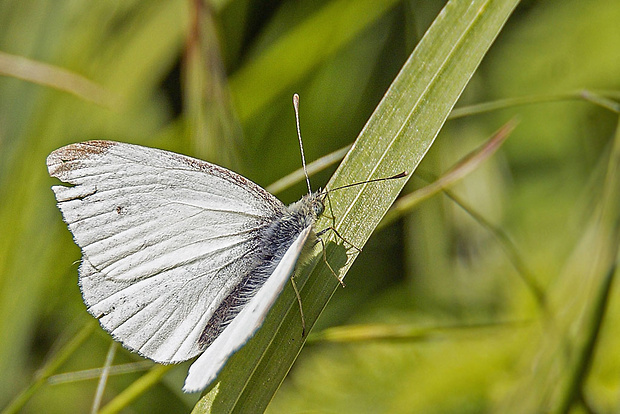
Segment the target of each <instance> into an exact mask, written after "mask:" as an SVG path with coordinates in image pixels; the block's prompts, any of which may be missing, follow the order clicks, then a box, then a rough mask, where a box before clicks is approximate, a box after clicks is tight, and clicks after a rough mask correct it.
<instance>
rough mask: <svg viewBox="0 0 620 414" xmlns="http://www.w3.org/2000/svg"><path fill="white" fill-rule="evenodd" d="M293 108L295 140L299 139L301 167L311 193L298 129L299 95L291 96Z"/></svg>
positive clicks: (299, 129)
mask: <svg viewBox="0 0 620 414" xmlns="http://www.w3.org/2000/svg"><path fill="white" fill-rule="evenodd" d="M293 108H295V122H296V124H297V138H299V149H301V165H302V166H303V167H304V175H305V176H306V184H308V193H311V192H312V187H310V177H308V170H306V156H305V155H304V144H303V143H302V142H301V128H300V127H299V95H297V94H294V95H293Z"/></svg>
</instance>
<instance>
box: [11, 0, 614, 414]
mask: <svg viewBox="0 0 620 414" xmlns="http://www.w3.org/2000/svg"><path fill="white" fill-rule="evenodd" d="M443 4H444V2H442V1H428V0H425V1H413V0H412V1H401V2H396V1H387V0H386V1H382V2H377V1H357V2H355V1H344V0H341V1H320V2H296V1H282V2H267V1H253V2H250V1H241V0H239V1H233V0H231V1H224V0H220V1H215V0H214V1H212V2H211V3H209V4H208V5H204V4H201V3H200V2H199V1H195V2H188V1H186V0H165V1H164V0H151V1H139V0H133V1H123V2H110V1H107V2H90V1H81V0H73V1H44V0H29V1H18V0H4V1H2V2H0V52H2V55H0V71H1V73H3V74H5V75H6V76H5V77H2V78H0V149H1V151H0V200H1V201H0V332H2V341H0V407H3V406H5V405H6V404H8V403H9V401H10V400H11V399H13V398H14V397H15V395H17V394H18V393H19V391H20V390H22V389H24V388H25V387H26V386H27V385H28V384H31V383H32V381H33V376H34V375H35V371H36V370H37V369H38V368H40V367H42V366H43V365H44V363H45V362H46V361H47V360H48V359H49V358H50V355H51V354H52V353H53V352H54V351H55V350H57V349H58V348H59V347H61V346H62V345H63V344H65V343H67V341H69V340H70V339H71V338H74V337H75V335H76V332H79V331H80V330H83V329H84V328H83V327H84V326H88V324H92V318H91V317H90V316H89V315H88V314H87V313H86V312H85V310H84V305H83V303H82V301H81V298H80V294H79V289H78V288H77V286H76V273H77V265H76V264H75V263H76V261H77V260H78V259H79V249H78V248H77V247H76V246H75V245H74V244H73V242H72V240H71V236H70V234H69V232H68V231H67V230H66V227H65V226H64V224H63V223H62V222H61V220H60V213H59V212H58V210H57V209H56V208H55V206H54V199H53V195H52V193H51V191H50V190H49V187H50V186H51V185H52V184H54V180H52V179H51V178H49V177H48V176H47V171H46V168H45V157H46V156H47V154H48V153H49V152H50V151H52V150H53V149H55V148H57V147H59V146H62V145H64V144H67V143H70V142H75V141H82V140H86V139H114V140H121V141H126V142H133V143H138V144H143V145H149V146H156V147H159V148H166V149H171V150H175V151H179V152H183V153H186V154H191V155H194V156H197V157H200V158H203V159H209V160H211V161H214V162H218V163H220V164H223V165H226V166H228V167H231V168H234V169H235V170H236V171H239V172H240V173H242V174H244V175H246V176H248V177H250V178H251V179H253V180H254V181H256V182H257V183H259V184H261V185H263V186H265V185H267V184H269V183H271V182H273V181H275V180H276V179H278V178H280V177H282V176H283V175H285V174H287V173H289V172H291V171H292V170H294V169H296V168H298V167H299V155H298V148H297V143H296V139H295V136H294V118H293V115H292V110H291V104H290V96H291V95H292V93H293V92H298V93H299V94H300V95H301V97H302V104H301V105H302V113H301V117H302V130H303V135H304V143H305V147H306V157H307V159H308V160H313V159H316V158H318V157H320V156H322V155H325V154H327V153H329V152H331V151H334V150H336V149H338V148H341V147H342V146H345V145H347V144H349V143H351V142H352V141H353V140H354V139H355V137H356V136H357V135H358V133H359V131H360V130H361V128H362V127H363V125H364V123H365V122H366V120H367V119H368V117H369V115H370V114H371V113H372V112H373V110H374V109H375V107H376V105H377V104H378V102H379V100H380V99H381V97H382V96H383V94H384V93H385V90H386V88H387V87H388V86H389V85H390V83H391V82H392V80H393V79H394V77H395V75H396V73H397V72H398V70H399V69H400V68H401V66H402V65H403V63H404V61H405V59H406V58H407V57H408V56H409V54H410V53H411V51H412V50H413V48H414V47H415V44H416V43H417V41H418V39H419V38H420V37H421V36H422V34H423V33H424V31H425V30H426V28H427V27H428V26H429V25H430V24H431V22H432V21H433V19H435V17H436V15H437V13H438V12H439V11H440V10H441V8H442V7H443ZM618 21H620V4H617V3H614V2H608V1H605V0H592V1H589V2H582V1H578V0H568V1H548V2H527V1H526V2H522V4H521V5H520V7H519V8H517V9H516V11H515V12H514V14H513V15H512V17H511V19H510V20H509V21H508V24H507V26H506V27H505V28H504V31H503V32H502V33H501V34H500V37H499V38H498V39H497V41H496V43H495V44H494V45H493V47H492V48H491V50H490V52H489V54H488V55H487V56H486V58H485V59H484V61H483V63H482V66H481V68H480V69H479V71H478V72H477V73H476V75H475V76H474V78H473V79H472V81H471V82H470V84H469V86H468V88H467V89H466V91H465V93H464V95H463V97H462V99H461V102H460V103H459V105H458V106H461V107H464V106H466V105H468V104H473V103H481V102H487V101H492V100H496V99H504V98H513V97H525V98H526V99H525V103H526V105H520V106H516V105H507V108H504V109H502V110H495V111H489V112H485V113H483V114H474V112H473V111H471V110H470V111H466V112H465V115H466V116H464V117H460V118H458V119H454V120H451V121H449V122H448V123H447V124H446V126H445V128H444V129H443V131H442V133H441V134H440V136H439V137H438V139H437V141H436V143H435V145H434V146H433V147H432V149H431V151H430V152H429V153H428V154H427V156H426V158H425V159H424V162H423V164H422V165H421V167H420V170H419V172H418V174H417V175H416V176H415V177H413V178H412V179H411V180H410V183H409V184H408V186H407V188H406V190H405V192H410V191H413V190H414V189H415V188H418V187H421V186H423V185H425V184H426V182H427V181H428V180H432V179H433V177H436V176H438V175H440V174H441V173H442V172H444V171H446V170H447V169H448V168H449V167H450V166H451V165H453V164H454V163H455V162H456V161H457V160H458V159H460V158H461V157H462V156H463V155H464V154H466V153H468V152H469V151H471V150H472V149H473V148H474V147H476V146H478V145H479V144H480V143H481V142H482V141H484V140H485V139H486V138H487V137H488V136H490V135H491V134H492V133H493V131H495V130H496V129H497V128H498V127H499V126H500V125H502V124H504V123H505V122H506V121H507V120H508V119H510V118H512V117H513V116H514V115H518V116H519V119H520V124H519V126H518V128H517V130H516V131H515V132H514V133H513V134H512V136H511V138H510V139H509V140H508V142H507V144H506V145H505V146H504V147H503V150H502V151H501V152H500V153H499V154H498V155H496V156H495V157H494V158H492V159H491V160H489V161H487V162H486V163H485V164H484V165H483V166H482V168H480V169H478V170H477V171H476V172H475V173H474V174H472V175H470V176H469V177H467V178H466V179H465V180H463V181H462V182H461V183H459V184H458V185H456V186H455V187H454V188H453V189H452V190H451V191H452V193H453V195H454V196H456V197H457V198H458V199H459V200H460V201H462V202H463V203H464V204H466V205H467V206H469V207H470V209H471V210H473V211H475V212H477V214H479V215H480V216H482V217H483V218H484V219H485V220H486V221H488V222H490V223H492V224H493V225H494V226H496V227H497V228H498V229H500V230H501V231H503V232H505V234H507V235H508V236H509V238H510V239H511V240H512V241H513V242H514V246H516V247H515V248H514V249H513V250H509V251H508V253H507V252H506V250H505V249H504V246H505V245H504V244H502V243H501V242H500V241H498V239H497V238H496V237H494V234H493V232H491V231H489V228H488V227H485V226H484V225H483V224H481V222H480V220H475V219H474V218H473V217H474V216H473V215H472V213H471V212H466V211H464V210H463V209H462V208H461V207H459V206H458V205H457V204H456V203H455V201H454V199H453V198H449V197H446V196H437V197H435V198H433V199H431V200H429V201H426V202H425V203H424V204H422V205H420V206H419V207H418V208H417V209H416V210H415V211H412V212H410V213H409V214H407V215H406V216H404V217H402V218H401V219H400V220H398V221H396V222H394V223H393V224H392V225H390V226H388V227H386V228H383V229H382V230H380V231H378V232H377V233H376V234H375V235H374V236H373V238H372V239H371V241H370V242H369V244H368V245H367V246H366V247H365V249H364V252H363V253H362V254H361V256H360V257H359V259H358V260H357V262H356V263H355V264H354V266H353V268H352V269H351V271H350V272H349V273H348V275H347V287H346V289H340V290H339V291H337V293H336V295H335V296H334V297H333V299H332V301H331V302H330V305H329V306H328V307H327V309H326V311H325V312H323V314H322V315H321V318H320V319H319V321H318V324H317V325H316V326H315V327H314V330H313V333H315V334H318V333H319V332H321V331H322V330H323V329H326V328H328V327H337V326H340V325H351V324H359V325H360V327H359V328H360V329H359V330H358V331H356V332H351V331H342V330H340V331H326V335H323V336H318V335H317V336H315V340H314V341H313V342H310V343H309V344H308V346H306V347H305V348H304V349H303V351H302V353H301V355H300V357H299V359H298V361H297V363H296V364H295V365H294V367H293V370H292V372H291V373H290V375H289V376H288V378H287V379H286V381H285V382H284V384H283V386H282V388H281V389H280V391H279V392H278V393H277V394H276V397H275V399H274V400H273V402H272V404H271V406H270V411H271V412H295V411H303V410H317V411H318V410H320V411H332V412H424V413H432V412H435V413H444V412H458V413H463V412H507V411H511V410H512V411H522V412H535V411H538V410H541V409H542V408H550V409H552V411H556V412H575V413H578V412H588V411H591V412H600V413H606V412H618V411H620V357H619V356H618V355H619V354H618V351H617V350H618V349H619V345H620V344H619V341H620V321H619V320H618V316H617V315H618V314H620V313H619V312H618V310H619V309H618V307H619V306H620V303H619V301H618V290H617V287H615V285H613V283H611V282H613V274H614V268H613V267H612V264H613V263H615V262H616V261H617V259H616V256H617V252H618V245H617V241H618V236H617V235H618V223H619V221H618V205H617V200H619V199H620V191H618V188H620V187H619V184H618V180H619V179H618V174H617V167H618V159H619V158H618V153H619V152H620V149H619V145H618V140H619V138H618V134H617V132H616V128H617V117H618V116H617V113H618V109H617V105H616V104H615V103H614V102H613V101H604V100H603V99H602V98H601V96H607V97H612V98H614V97H615V98H616V99H617V98H618V94H617V92H616V93H615V96H614V93H613V92H607V93H600V94H597V95H590V94H588V95H583V94H582V95H579V94H574V93H572V92H574V91H578V90H581V89H588V90H590V91H601V90H603V91H613V90H614V89H616V90H617V88H618V86H619V85H618V84H619V83H620V80H619V77H618V75H617V74H618V73H620V55H619V54H618V46H620V26H618V24H617V22H618ZM197 22H199V23H200V24H197ZM320 36H324V37H320ZM200 39H211V43H207V44H206V45H204V44H202V45H201V46H200V47H198V45H199V44H200V42H199V40H200ZM291 45H294V46H295V47H294V48H291ZM18 57H26V58H28V59H30V60H31V61H28V62H23V61H20V60H19V59H18ZM218 57H221V60H220V59H219V58H218ZM32 61H36V62H40V63H45V64H49V65H53V66H51V67H35V69H34V70H31V71H30V72H27V70H30V68H32V66H31V63H32ZM58 68H62V69H64V70H67V71H69V72H67V73H69V74H70V75H71V76H77V75H81V76H82V77H83V78H75V77H73V78H71V79H70V81H69V82H68V84H69V85H70V87H69V88H65V89H63V88H62V87H60V86H59V85H58V84H59V83H60V82H61V79H63V77H62V76H61V75H62V73H59V72H55V71H54V70H55V69H58ZM63 73H64V72H63ZM46 74H47V75H48V76H47V77H46V79H52V80H54V81H55V83H54V86H51V87H50V86H44V85H42V83H43V84H44V83H45V82H41V81H39V82H38V83H35V82H30V81H26V80H23V79H20V78H28V79H32V77H34V76H36V75H46ZM274 74H276V75H274ZM86 79H89V80H91V81H93V82H95V84H96V85H99V86H96V85H93V84H90V83H88V82H86ZM66 89H69V90H70V93H69V92H67V91H66ZM586 98H587V99H586ZM541 101H546V102H541ZM614 105H615V106H614ZM205 108H208V110H205ZM332 172H333V169H332V170H331V171H330V170H326V171H324V172H322V173H319V174H318V175H316V176H314V177H313V178H312V182H313V186H314V187H315V188H317V187H319V186H321V185H323V184H324V183H325V182H326V181H327V178H328V177H329V176H330V174H331V173H332ZM303 193H304V186H303V184H300V185H298V186H295V187H294V188H292V189H289V190H287V191H285V192H284V193H282V194H279V195H278V196H279V197H280V198H281V199H282V200H283V201H285V202H291V201H294V200H296V199H297V198H299V195H300V194H303ZM616 196H617V197H616ZM515 252H517V253H518V257H519V258H520V260H521V261H522V262H523V263H522V266H521V267H520V268H517V269H515V266H514V261H511V255H512V254H514V253H515ZM528 277H529V279H528ZM524 278H525V279H524ZM524 280H528V281H530V284H529V285H528V284H527V283H524ZM532 281H533V283H532ZM532 286H535V287H536V286H538V287H540V289H541V291H542V292H544V300H543V301H542V302H541V301H540V300H537V295H536V289H535V288H532ZM539 299H540V298H539ZM370 324H373V325H370ZM374 324H379V325H374ZM377 326H380V327H382V328H384V331H383V332H386V333H385V334H383V335H379V337H378V338H376V339H374V340H361V339H362V338H364V337H368V336H369V334H371V333H373V332H375V330H372V329H371V328H376V327H377ZM455 327H458V329H457V328H455ZM396 328H400V330H397V329H396ZM405 328H406V329H405ZM403 331H404V332H406V334H405V335H395V333H396V332H403ZM329 332H331V333H332V335H331V336H329V335H327V333H329ZM336 334H339V335H338V336H336ZM395 336H400V337H399V339H394V337H395ZM386 337H389V338H391V339H389V340H388V339H386ZM325 338H328V339H325ZM329 338H332V339H331V340H330V339H329ZM333 338H341V341H336V340H335V339H333ZM109 345H110V338H109V336H108V335H107V334H105V333H103V332H102V331H101V330H100V329H99V328H98V327H95V328H94V329H92V333H91V334H89V335H88V336H87V339H86V340H85V342H83V343H81V344H80V346H79V347H78V349H77V350H76V351H75V352H74V353H72V354H71V356H70V357H69V358H68V360H67V361H66V362H65V363H64V364H63V365H61V366H60V367H59V369H58V370H57V373H61V372H76V371H80V370H85V369H89V368H97V367H101V366H102V365H103V363H104V360H105V355H106V352H107V350H108V348H109ZM134 361H140V359H139V358H138V357H136V356H134V355H132V354H130V353H128V352H125V351H124V350H122V351H121V350H119V352H118V355H117V356H116V359H115V364H121V363H128V362H134ZM186 368H187V366H186V365H183V366H181V367H175V368H173V369H171V370H170V371H169V372H168V374H167V375H166V376H165V377H164V379H163V381H162V382H161V383H159V384H158V385H157V386H155V387H153V388H151V389H149V390H148V391H147V392H146V393H145V394H143V395H142V396H141V397H139V398H138V399H136V400H135V401H133V402H132V403H131V405H130V408H128V409H126V411H127V412H132V411H135V412H183V411H189V410H190V409H191V407H192V406H193V405H194V403H195V401H196V400H197V398H198V396H196V395H183V394H182V393H181V392H180V385H181V383H182V380H183V377H184V375H185V373H186ZM142 374H143V372H142V371H140V372H133V373H130V374H124V375H118V376H113V377H111V379H110V380H109V383H108V386H107V388H106V393H105V395H104V403H105V402H107V401H110V400H111V399H113V398H114V396H115V395H117V394H118V393H120V392H121V391H122V390H124V389H126V388H127V386H128V385H129V384H132V383H133V382H134V381H136V379H137V378H139V377H140V376H141V375H142ZM62 379H63V377H56V381H61V380H62ZM73 379H74V380H73V381H72V382H61V383H57V384H45V385H44V386H42V387H41V388H39V389H38V390H37V391H36V392H35V393H34V395H33V396H32V398H31V399H30V401H29V402H28V403H27V405H26V406H25V408H24V410H25V411H26V412H85V411H88V410H89V409H90V405H91V404H92V400H93V396H94V394H95V389H96V386H97V380H96V377H95V378H93V379H88V380H79V379H77V378H76V377H75V375H74V377H73Z"/></svg>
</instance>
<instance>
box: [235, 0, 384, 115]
mask: <svg viewBox="0 0 620 414" xmlns="http://www.w3.org/2000/svg"><path fill="white" fill-rule="evenodd" d="M394 4H396V0H381V1H377V0H336V1H332V2H329V3H327V5H326V6H324V7H323V8H322V9H320V10H319V11H317V12H316V13H315V14H314V15H312V16H310V17H309V18H308V19H307V20H306V21H305V22H303V23H301V24H299V25H297V26H295V28H294V29H292V30H291V32H290V33H288V34H287V35H285V36H283V37H282V39H281V40H279V41H278V42H277V43H275V44H274V45H273V46H272V47H270V48H269V49H267V50H265V51H264V52H263V53H262V54H261V55H260V56H258V57H256V58H255V59H254V60H253V61H251V62H249V63H248V64H247V65H245V66H243V68H241V69H240V70H239V71H237V72H236V73H235V74H234V75H233V76H232V77H231V78H230V90H231V94H232V97H233V102H234V104H235V108H236V110H237V115H238V116H239V119H240V120H241V122H242V123H243V122H244V121H246V120H247V119H248V118H251V117H253V116H256V115H257V114H260V113H261V112H263V109H264V108H265V106H266V105H268V104H269V103H270V102H272V101H273V100H274V99H275V98H276V97H277V96H279V94H281V93H282V92H284V91H285V90H287V89H289V88H291V86H292V85H294V84H295V82H299V81H300V80H301V79H302V78H303V77H304V76H307V75H308V73H310V72H311V71H312V69H314V68H315V67H317V66H318V65H320V64H321V63H322V62H324V61H325V60H326V59H327V58H329V57H330V56H331V55H333V54H334V53H336V52H337V51H338V50H339V49H340V48H342V47H344V46H345V45H346V44H347V43H348V42H349V41H351V40H352V39H353V38H354V37H355V36H356V35H358V34H359V33H360V32H361V31H362V30H363V29H366V28H367V27H368V26H369V25H370V24H371V23H374V22H375V21H376V20H377V19H378V18H379V17H380V16H381V15H382V14H383V13H385V12H386V11H387V10H388V9H389V8H390V7H392V6H393V5H394ZM286 62H290V64H289V65H286V64H283V63H286Z"/></svg>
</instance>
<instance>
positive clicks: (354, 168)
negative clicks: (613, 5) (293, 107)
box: [194, 0, 518, 413]
mask: <svg viewBox="0 0 620 414" xmlns="http://www.w3.org/2000/svg"><path fill="white" fill-rule="evenodd" d="M517 3H518V1H517V0H498V1H492V0H474V1H471V2H462V1H451V2H449V3H448V4H447V5H446V6H445V8H444V9H443V11H442V12H441V13H440V14H439V16H438V17H437V19H436V20H435V22H434V23H433V24H432V25H431V27H430V28H429V30H428V32H427V33H426V34H425V36H424V38H423V39H422V40H421V41H420V43H419V44H418V46H417V47H416V49H415V51H414V52H413V53H412V54H411V56H410V57H409V59H408V60H407V62H406V63H405V65H404V66H403V68H402V70H401V72H400V73H399V75H398V76H397V78H396V79H395V80H394V82H393V83H392V85H391V87H390V89H389V90H388V92H387V93H386V95H385V97H384V98H383V100H382V101H381V103H380V104H379V106H378V107H377V108H376V110H375V112H374V113H373V115H372V116H371V118H370V119H369V120H368V123H367V124H366V126H365V127H364V129H363V130H362V132H361V133H360V135H359V137H358V139H357V140H356V142H355V144H354V145H353V147H352V149H351V151H350V152H349V153H348V154H347V156H346V157H345V159H344V161H343V162H342V164H341V165H340V167H339V168H338V170H337V171H336V173H335V174H334V176H333V177H332V179H331V181H330V182H329V184H328V188H335V187H338V186H341V185H345V184H349V183H353V182H359V181H364V180H368V179H372V178H379V177H386V176H390V175H393V174H396V173H398V172H401V171H407V172H409V173H411V172H413V171H414V170H415V168H416V167H417V166H418V164H419V163H420V161H421V160H422V158H423V157H424V155H425V154H426V152H427V151H428V149H429V148H430V146H431V145H432V143H433V141H434V139H435V137H436V136H437V134H438V133H439V130H440V129H441V127H442V125H443V124H444V122H445V120H446V118H447V116H448V114H449V113H450V111H451V109H452V107H453V106H454V104H455V103H456V101H457V99H458V98H459V96H460V94H461V92H462V91H463V89H464V88H465V86H466V84H467V82H468V81H469V79H470V78H471V76H472V75H473V73H474V72H475V70H476V68H477V67H478V65H479V63H480V61H481V60H482V58H483V57H484V55H485V53H486V51H487V50H488V49H489V47H490V45H491V44H492V43H493V40H494V39H495V38H496V36H497V34H498V33H499V31H500V30H501V28H502V26H503V25H504V23H505V22H506V20H507V19H508V16H509V15H510V13H511V12H512V10H513V9H514V7H515V6H516V5H517ZM404 185H405V180H393V181H390V182H383V183H375V184H367V185H360V186H357V187H353V188H349V189H346V190H342V191H336V192H334V193H333V194H331V195H330V199H331V207H332V209H333V213H334V217H335V227H336V228H337V230H338V232H339V233H340V234H341V235H342V236H343V237H344V239H346V240H347V241H349V242H350V243H352V244H354V245H356V246H363V245H364V243H365V242H366V240H368V238H369V237H370V235H371V234H372V232H373V230H374V229H375V227H376V226H377V225H378V223H379V222H380V221H381V219H382V217H383V216H384V214H385V212H386V211H387V209H388V208H389V206H390V205H391V204H392V203H393V202H394V200H395V199H396V196H397V195H398V193H399V192H400V190H401V189H402V188H403V186H404ZM378 186H380V187H378ZM328 211H329V208H328ZM329 225H331V220H330V219H327V218H324V219H322V220H321V221H320V222H319V223H318V224H317V228H318V229H322V228H325V227H328V226H329ZM328 234H329V232H328ZM326 241H327V251H326V255H327V260H328V262H329V263H330V264H331V265H332V266H333V267H336V268H339V273H340V275H341V277H344V275H345V274H346V271H347V270H348V269H349V267H350V266H351V264H352V263H353V261H354V260H355V257H356V255H357V253H356V251H354V250H351V249H349V250H348V251H346V246H347V245H348V244H347V243H344V244H343V243H342V242H341V241H340V240H339V239H337V238H334V237H333V235H332V236H330V238H328V239H326ZM317 254H320V253H317ZM314 263H318V264H317V265H316V267H315V268H314V269H312V272H311V274H310V275H309V276H308V275H307V274H308V273H309V270H311V269H310V268H309V267H306V268H304V269H303V270H304V272H303V274H298V275H297V276H296V280H297V283H298V285H299V286H300V287H301V296H302V301H303V307H304V315H305V320H306V326H307V327H311V326H312V325H313V324H314V322H315V321H316V319H317V318H318V316H319V315H320V313H321V311H322V310H323V308H324V307H325V306H326V304H327V302H328V300H329V298H330V297H331V296H332V294H333V293H334V291H335V289H336V288H337V287H338V286H339V284H338V282H337V280H336V278H335V277H334V275H332V274H331V273H330V271H329V269H328V267H327V266H326V264H325V263H323V262H322V261H321V260H317V258H316V257H315V261H314ZM301 334H302V332H301V323H300V316H299V308H298V305H297V302H296V300H295V296H294V294H293V291H292V288H291V287H290V286H289V287H288V288H287V289H285V291H284V292H283V294H282V295H281V297H280V298H279V299H278V301H277V303H276V305H275V306H274V308H273V309H272V311H271V313H270V315H269V317H268V318H267V321H266V322H265V324H264V326H263V327H262V328H261V329H260V331H259V332H258V333H257V335H256V336H255V337H254V338H253V339H252V340H251V341H250V342H249V343H248V344H247V345H246V346H245V347H244V348H242V349H241V350H240V351H239V352H238V353H237V354H235V355H234V356H233V357H232V358H231V359H230V360H229V362H228V364H227V366H226V367H225V369H224V370H223V371H222V373H221V374H220V376H219V377H218V380H217V381H216V383H215V384H214V385H213V386H212V387H211V389H210V390H208V393H207V395H206V396H205V397H203V399H201V401H200V402H199V403H198V405H197V406H196V407H195V409H194V413H206V412H218V413H219V412H239V413H245V412H262V411H263V410H264V409H265V408H266V407H267V405H268V404H269V401H270V400H271V398H272V397H273V395H274V393H275V392H276V390H277V389H278V387H279V386H280V383H281V382H282V380H283V379H284V377H285V376H286V374H287V372H288V371H289V369H290V367H291V366H292V364H293V362H294V361H295V359H296V357H297V355H298V354H299V352H300V350H301V347H302V345H303V343H304V338H302V335H301Z"/></svg>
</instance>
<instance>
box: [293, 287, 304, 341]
mask: <svg viewBox="0 0 620 414" xmlns="http://www.w3.org/2000/svg"><path fill="white" fill-rule="evenodd" d="M291 283H292V285H293V290H294V291H295V296H296V297H297V303H299V314H300V315H301V337H302V338H303V337H304V336H306V318H305V317H304V308H303V307H302V306H301V296H300V295H299V289H297V283H295V277H294V276H293V277H291Z"/></svg>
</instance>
